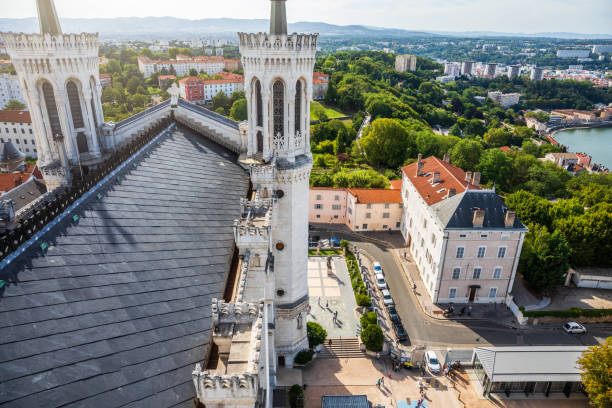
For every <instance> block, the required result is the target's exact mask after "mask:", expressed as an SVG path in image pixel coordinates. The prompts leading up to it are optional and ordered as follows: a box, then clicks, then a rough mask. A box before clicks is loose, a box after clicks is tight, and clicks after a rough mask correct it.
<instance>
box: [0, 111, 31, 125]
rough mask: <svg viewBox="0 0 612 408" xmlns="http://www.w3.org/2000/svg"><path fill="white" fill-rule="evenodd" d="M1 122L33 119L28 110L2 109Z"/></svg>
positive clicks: (29, 121)
mask: <svg viewBox="0 0 612 408" xmlns="http://www.w3.org/2000/svg"><path fill="white" fill-rule="evenodd" d="M0 122H14V123H32V119H31V118H30V112H28V111H16V110H0Z"/></svg>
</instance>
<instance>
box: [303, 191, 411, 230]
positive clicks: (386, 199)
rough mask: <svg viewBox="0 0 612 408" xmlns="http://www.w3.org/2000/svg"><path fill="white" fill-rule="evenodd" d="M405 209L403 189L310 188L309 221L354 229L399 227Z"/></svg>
mask: <svg viewBox="0 0 612 408" xmlns="http://www.w3.org/2000/svg"><path fill="white" fill-rule="evenodd" d="M402 209H403V203H402V198H401V194H400V190H387V189H366V188H326V187H311V189H310V212H309V216H308V221H309V222H313V223H330V224H345V225H346V226H347V227H349V228H350V229H351V230H353V231H388V230H399V229H400V225H401V218H402Z"/></svg>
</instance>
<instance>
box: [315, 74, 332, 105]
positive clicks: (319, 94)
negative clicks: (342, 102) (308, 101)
mask: <svg viewBox="0 0 612 408" xmlns="http://www.w3.org/2000/svg"><path fill="white" fill-rule="evenodd" d="M328 86H329V75H327V74H323V73H321V72H314V73H313V75H312V99H314V100H315V101H321V100H323V99H324V98H325V93H326V92H327V87H328Z"/></svg>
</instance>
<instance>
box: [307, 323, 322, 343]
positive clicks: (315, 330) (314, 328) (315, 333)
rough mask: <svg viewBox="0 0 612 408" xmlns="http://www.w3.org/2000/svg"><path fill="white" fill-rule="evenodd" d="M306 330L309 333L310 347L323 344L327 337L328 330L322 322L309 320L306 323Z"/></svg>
mask: <svg viewBox="0 0 612 408" xmlns="http://www.w3.org/2000/svg"><path fill="white" fill-rule="evenodd" d="M306 332H307V333H308V344H309V345H310V348H314V347H317V346H318V345H319V344H323V342H324V341H325V338H326V337H327V332H326V331H325V329H324V328H323V327H321V325H320V324H318V323H315V322H308V323H307V324H306Z"/></svg>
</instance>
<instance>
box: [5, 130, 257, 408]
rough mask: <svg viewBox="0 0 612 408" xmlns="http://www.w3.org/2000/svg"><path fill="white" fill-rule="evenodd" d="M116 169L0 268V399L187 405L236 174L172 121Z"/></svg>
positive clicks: (229, 239) (238, 181)
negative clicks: (170, 127) (168, 128)
mask: <svg viewBox="0 0 612 408" xmlns="http://www.w3.org/2000/svg"><path fill="white" fill-rule="evenodd" d="M117 170H118V171H119V173H117V174H113V175H109V176H108V177H107V178H106V179H104V180H103V181H102V182H101V184H99V185H97V186H95V187H94V188H93V189H92V190H90V191H89V192H87V193H86V194H85V195H84V196H83V197H82V201H80V202H79V203H78V205H77V206H76V207H75V208H73V209H69V210H67V211H68V212H66V213H64V214H63V215H62V216H60V217H59V218H57V219H55V220H54V221H53V222H52V223H51V224H49V225H48V227H49V228H50V229H49V230H48V231H46V232H41V234H43V235H41V237H40V238H39V239H38V240H37V241H35V242H36V243H35V244H31V245H29V246H26V247H24V249H25V251H24V252H20V253H18V254H15V257H14V259H12V260H11V261H10V263H7V262H3V263H2V264H0V279H3V280H4V281H6V282H7V284H6V285H5V286H4V288H3V290H2V293H1V295H0V296H1V302H0V320H1V321H2V322H3V324H2V325H1V326H2V327H0V378H1V382H0V405H2V404H5V405H7V406H10V405H12V406H43V405H44V406H47V405H50V404H52V405H53V406H69V405H73V406H77V405H78V406H89V407H119V406H126V405H130V404H134V405H139V406H156V407H170V406H172V407H183V406H185V407H187V406H191V404H193V397H194V395H195V390H194V387H193V381H192V371H193V367H194V366H195V364H196V363H198V362H201V361H202V360H203V359H205V357H206V354H207V347H208V345H209V342H210V340H211V327H212V319H211V311H210V305H211V300H212V299H213V298H222V297H223V293H224V289H225V285H226V279H227V276H228V270H229V265H230V262H231V259H232V256H233V246H234V233H233V227H232V225H233V221H234V219H236V218H238V217H239V216H240V198H243V197H246V195H247V191H248V185H249V176H248V172H247V171H246V170H245V169H244V168H243V167H242V166H240V165H239V164H238V163H237V161H236V156H235V155H234V154H232V153H231V152H229V151H227V150H226V149H224V148H221V147H220V146H218V145H216V144H215V143H213V142H211V141H209V140H207V139H206V138H204V137H203V136H200V135H198V134H197V133H194V132H193V131H191V130H188V129H186V128H183V127H176V128H174V129H173V130H172V131H170V132H169V133H168V134H167V135H159V136H157V137H156V138H155V139H154V140H153V141H152V142H151V143H150V144H148V145H147V146H145V147H144V148H142V149H141V150H140V151H139V152H138V153H136V155H135V156H133V157H132V158H131V159H129V160H128V161H127V162H125V163H124V164H123V165H122V167H120V168H118V169H117ZM43 244H44V245H43ZM5 261H6V260H5ZM16 282H19V283H18V284H16Z"/></svg>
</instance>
